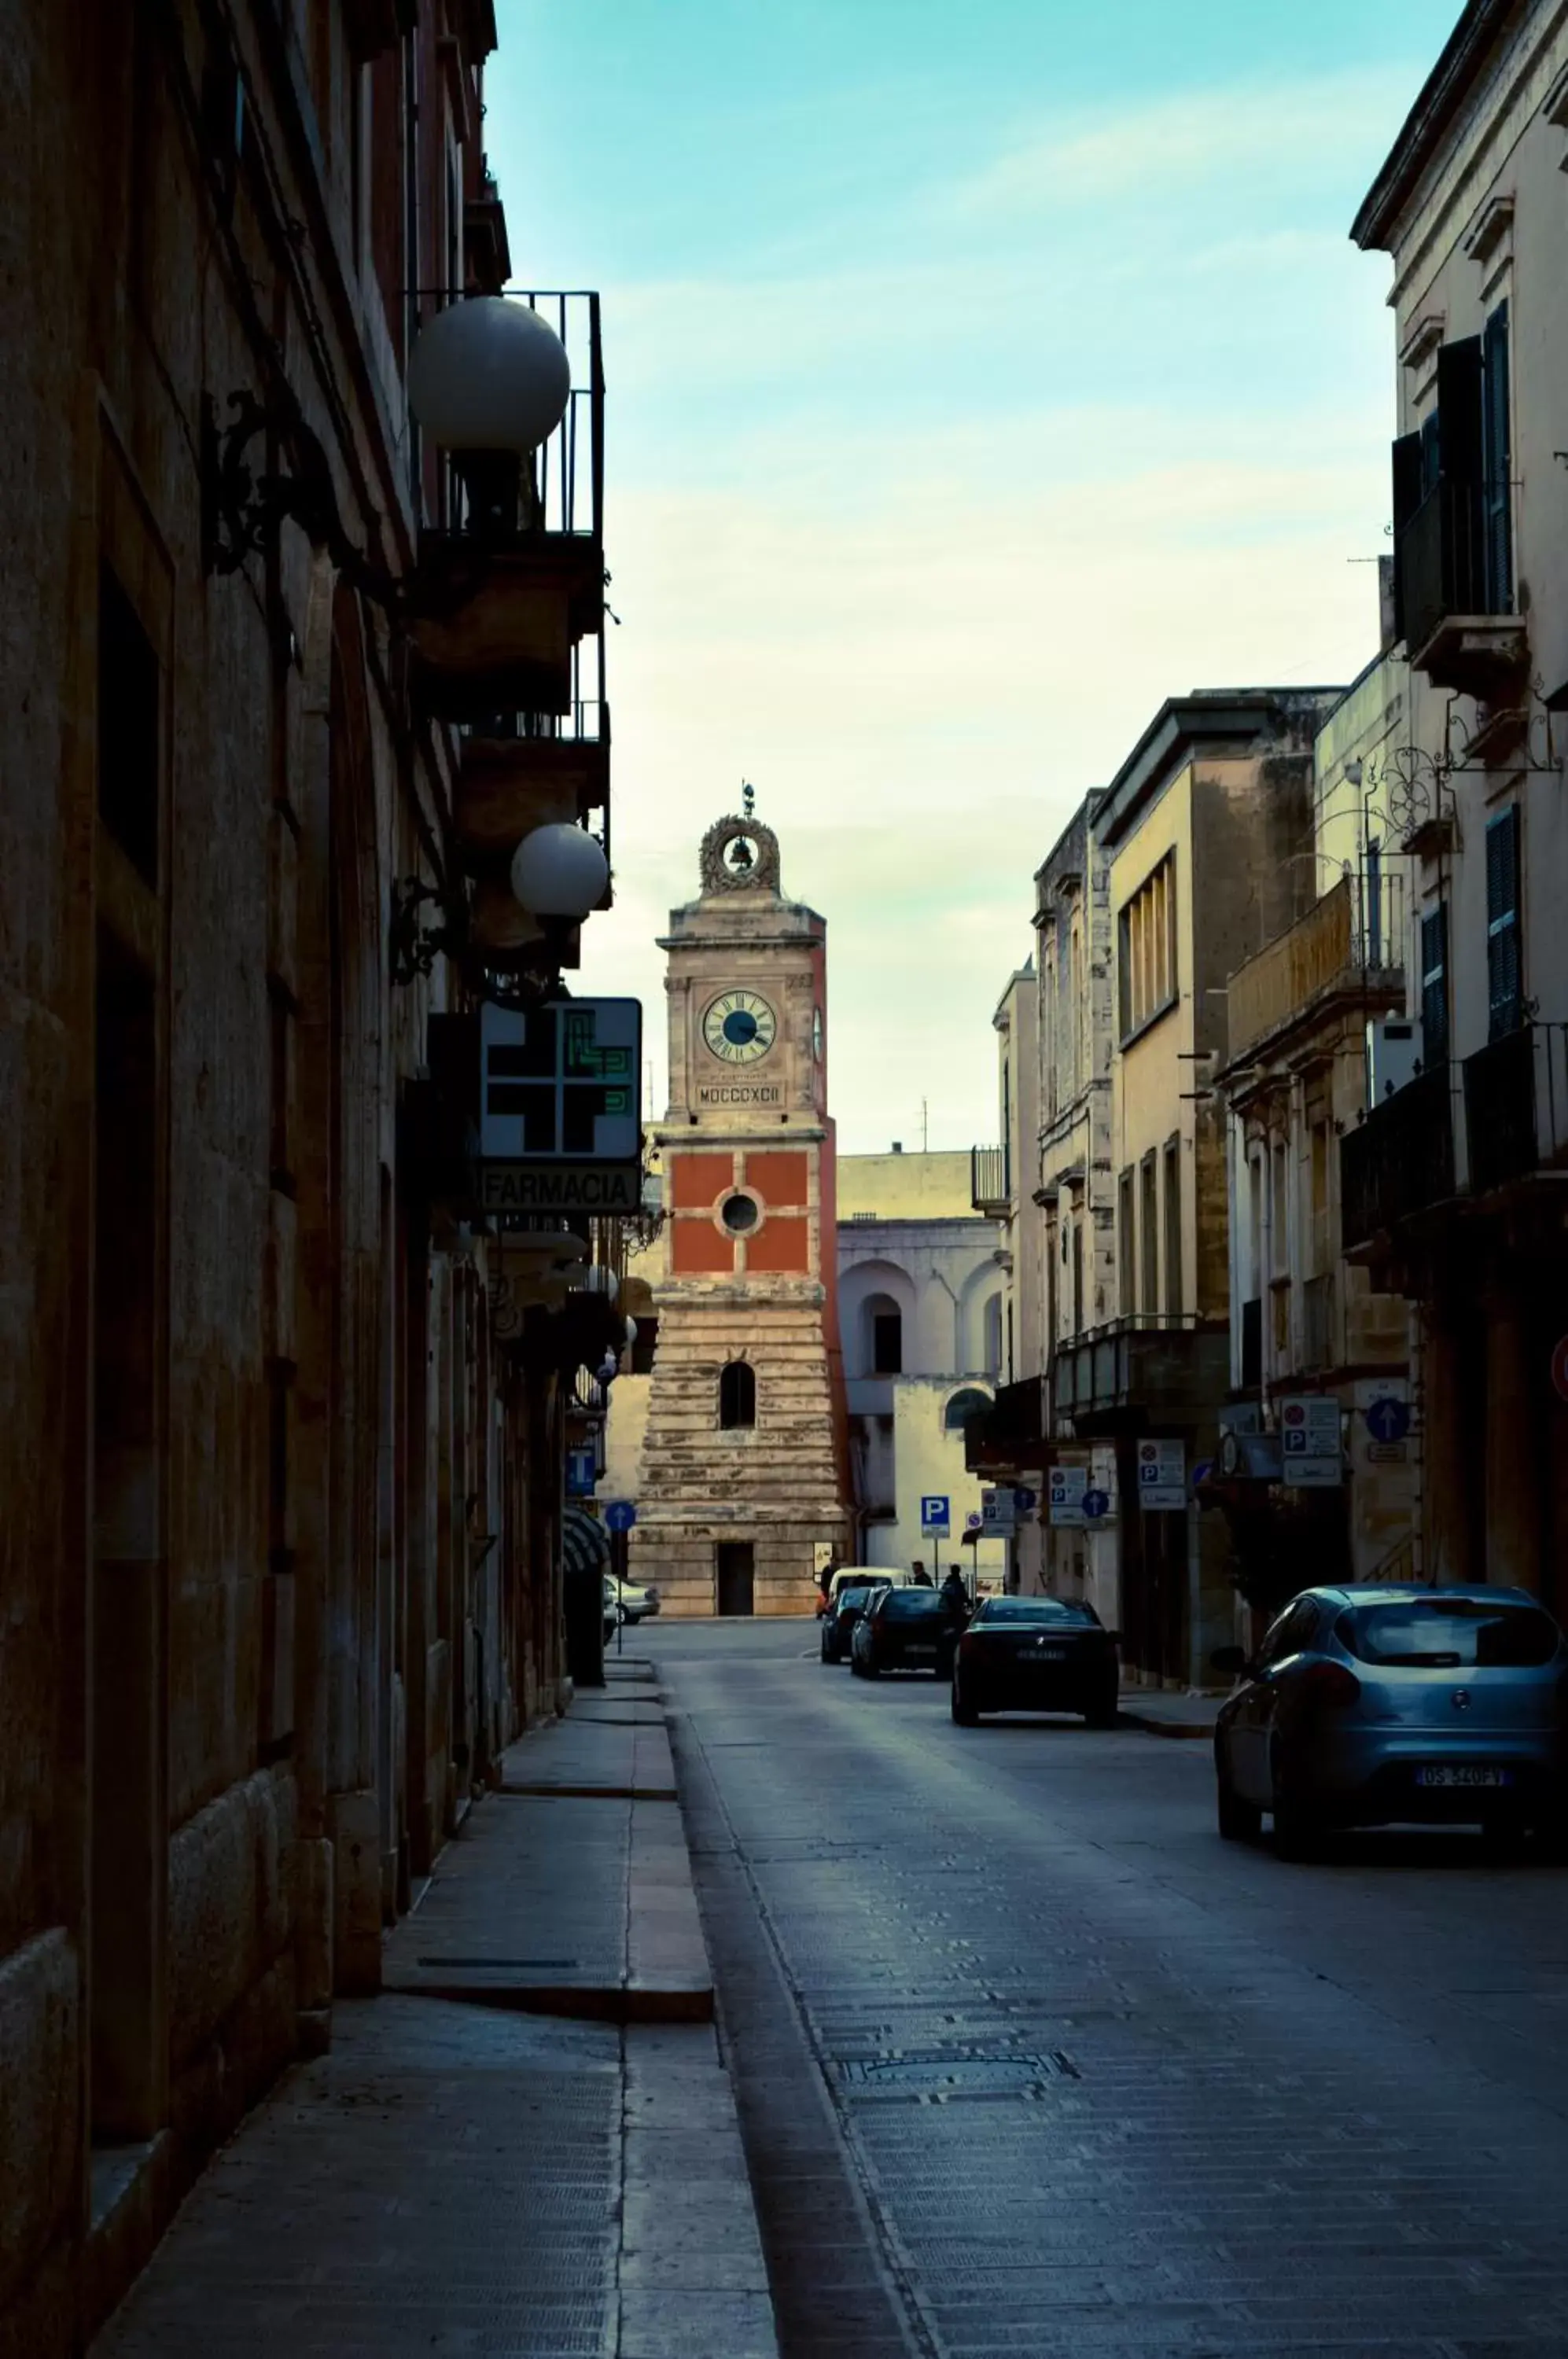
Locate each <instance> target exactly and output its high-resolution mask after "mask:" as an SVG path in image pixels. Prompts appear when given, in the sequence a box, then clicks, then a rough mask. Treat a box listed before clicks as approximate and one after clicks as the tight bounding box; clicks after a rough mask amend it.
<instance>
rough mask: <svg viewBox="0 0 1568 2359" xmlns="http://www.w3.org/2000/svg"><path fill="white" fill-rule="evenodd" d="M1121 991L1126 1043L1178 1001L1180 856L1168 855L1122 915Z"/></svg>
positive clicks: (1120, 929) (1119, 975) (1119, 985)
mask: <svg viewBox="0 0 1568 2359" xmlns="http://www.w3.org/2000/svg"><path fill="white" fill-rule="evenodd" d="M1119 946H1120V956H1119V958H1118V961H1117V988H1118V991H1119V993H1120V1007H1121V1028H1122V1038H1124V1039H1126V1038H1127V1036H1128V1035H1129V1034H1131V1033H1134V1032H1138V1031H1140V1030H1141V1029H1142V1027H1143V1026H1144V1025H1146V1024H1148V1023H1150V1022H1151V1021H1152V1020H1153V1018H1154V1017H1155V1016H1158V1015H1160V1013H1161V1011H1162V1010H1163V1009H1165V1008H1167V1007H1169V1006H1171V1003H1172V1002H1173V1001H1174V999H1175V997H1176V855H1175V853H1173V852H1172V853H1167V854H1166V856H1165V858H1164V859H1163V860H1162V861H1161V862H1160V865H1159V867H1158V868H1157V869H1156V870H1155V871H1154V874H1153V875H1152V876H1150V877H1149V878H1148V880H1147V881H1146V882H1145V883H1144V884H1142V885H1140V886H1138V891H1137V892H1136V893H1135V894H1134V895H1133V897H1132V898H1131V900H1130V901H1128V902H1127V905H1126V907H1125V908H1123V910H1122V913H1121V919H1120V924H1119Z"/></svg>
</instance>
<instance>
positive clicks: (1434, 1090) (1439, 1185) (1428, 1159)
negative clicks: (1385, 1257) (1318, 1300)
mask: <svg viewBox="0 0 1568 2359" xmlns="http://www.w3.org/2000/svg"><path fill="white" fill-rule="evenodd" d="M1339 1192H1340V1220H1341V1232H1342V1234H1343V1238H1344V1244H1345V1253H1346V1254H1347V1255H1348V1254H1354V1253H1356V1252H1357V1251H1358V1250H1365V1249H1366V1248H1367V1247H1368V1246H1370V1245H1372V1244H1373V1243H1374V1241H1375V1240H1376V1239H1377V1237H1378V1236H1379V1235H1385V1234H1389V1233H1391V1232H1392V1231H1393V1230H1394V1229H1396V1228H1398V1226H1399V1223H1401V1222H1402V1221H1409V1220H1412V1219H1414V1218H1415V1216H1416V1215H1417V1214H1418V1213H1421V1212H1430V1211H1431V1210H1432V1208H1433V1206H1435V1205H1438V1204H1444V1203H1447V1202H1448V1201H1450V1200H1451V1199H1452V1197H1453V1195H1454V1114H1453V1107H1452V1103H1451V1101H1450V1097H1449V1081H1448V1067H1447V1065H1446V1064H1442V1065H1437V1066H1434V1067H1433V1068H1432V1071H1431V1072H1427V1073H1420V1074H1418V1075H1417V1077H1416V1079H1415V1080H1414V1081H1413V1082H1406V1084H1405V1086H1404V1088H1403V1089H1402V1090H1396V1091H1395V1093H1394V1094H1393V1096H1392V1097H1391V1098H1385V1099H1384V1101H1383V1103H1382V1104H1381V1105H1378V1106H1374V1108H1373V1109H1372V1111H1371V1113H1370V1114H1368V1115H1367V1119H1366V1121H1365V1122H1364V1123H1362V1124H1361V1125H1359V1126H1358V1127H1357V1128H1356V1129H1355V1130H1352V1131H1347V1132H1346V1133H1345V1136H1344V1137H1343V1138H1342V1139H1341V1140H1340V1143H1339Z"/></svg>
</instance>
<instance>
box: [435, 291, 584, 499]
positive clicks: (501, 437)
mask: <svg viewBox="0 0 1568 2359" xmlns="http://www.w3.org/2000/svg"><path fill="white" fill-rule="evenodd" d="M571 398H572V364H571V362H570V361H569V360H568V358H567V354H566V347H565V345H564V344H563V343H562V342H561V338H560V337H559V336H558V335H557V334H556V333H555V331H554V330H553V329H552V328H550V327H549V326H548V325H547V324H546V322H545V321H543V320H541V319H540V318H539V313H538V312H537V311H535V310H531V309H530V307H529V306H528V304H527V303H515V302H508V301H507V300H506V298H505V297H504V296H501V295H474V296H470V297H469V298H468V299H466V300H465V301H463V302H461V303H452V304H449V305H448V307H447V309H446V310H443V311H438V312H437V313H436V315H435V317H434V319H433V320H432V321H430V325H429V326H428V327H427V328H425V329H424V330H423V331H422V332H421V333H420V335H419V341H418V342H417V343H416V344H415V346H414V349H413V353H412V354H411V355H410V357H409V361H408V403H409V407H410V408H411V409H412V410H413V413H414V415H415V417H416V418H417V419H419V424H420V425H421V426H422V427H423V428H424V430H425V432H426V433H427V434H428V435H429V436H430V440H432V441H433V442H438V443H440V445H441V448H442V450H444V451H451V452H452V460H453V464H454V465H455V466H456V468H457V471H458V473H459V474H460V475H461V477H462V478H463V486H464V488H465V490H466V491H467V494H468V499H469V507H470V521H471V523H472V524H473V526H474V528H475V529H476V530H478V531H481V532H486V531H488V532H492V533H495V532H502V531H512V530H515V529H516V525H517V485H518V482H519V478H520V471H521V463H522V460H523V458H524V456H525V455H526V453H528V451H537V450H538V449H539V445H540V443H541V442H546V441H548V440H549V439H550V436H551V435H552V434H553V433H554V431H555V429H556V428H557V427H558V426H559V425H560V423H561V419H562V418H563V417H564V416H565V415H566V405H567V403H568V402H569V401H570V400H571Z"/></svg>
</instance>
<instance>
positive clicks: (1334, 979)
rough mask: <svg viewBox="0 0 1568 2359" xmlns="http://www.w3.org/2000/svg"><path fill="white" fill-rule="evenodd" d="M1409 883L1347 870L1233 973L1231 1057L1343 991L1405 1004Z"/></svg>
mask: <svg viewBox="0 0 1568 2359" xmlns="http://www.w3.org/2000/svg"><path fill="white" fill-rule="evenodd" d="M1404 889H1405V881H1404V878H1403V877H1402V876H1400V875H1396V874H1392V873H1389V872H1382V873H1378V874H1375V875H1373V874H1366V875H1356V876H1344V877H1342V878H1341V879H1340V881H1339V883H1338V884H1337V885H1335V886H1334V887H1333V888H1332V889H1331V890H1330V891H1329V892H1327V893H1325V894H1324V895H1323V897H1322V899H1321V900H1319V901H1317V902H1315V903H1314V905H1313V906H1312V908H1310V909H1309V910H1308V911H1307V913H1306V915H1305V916H1304V917H1302V918H1299V919H1297V921H1296V923H1295V924H1294V925H1293V926H1292V927H1290V930H1289V931H1288V932H1286V933H1283V934H1280V935H1279V936H1278V937H1277V938H1276V939H1275V940H1273V941H1271V942H1269V944H1268V945H1267V947H1266V948H1265V949H1263V950H1261V951H1258V955H1257V957H1256V958H1251V959H1248V960H1247V964H1246V965H1245V966H1243V967H1238V968H1237V969H1236V973H1234V974H1233V975H1232V976H1231V978H1230V984H1229V989H1228V995H1227V1001H1226V1006H1227V1012H1228V1016H1229V1023H1230V1045H1229V1057H1230V1060H1231V1061H1232V1062H1233V1063H1235V1062H1236V1061H1238V1060H1240V1059H1242V1058H1244V1057H1246V1056H1247V1054H1248V1053H1249V1052H1250V1051H1251V1050H1252V1049H1256V1048H1257V1047H1258V1046H1259V1044H1260V1043H1262V1042H1263V1041H1265V1040H1268V1039H1269V1038H1273V1037H1274V1036H1275V1035H1276V1034H1279V1033H1281V1032H1284V1031H1285V1030H1287V1029H1288V1028H1289V1027H1290V1026H1291V1025H1292V1024H1295V1023H1298V1022H1300V1021H1301V1018H1302V1017H1303V1016H1306V1015H1308V1014H1309V1013H1316V1012H1318V1011H1319V1010H1320V1009H1322V1008H1323V1007H1324V1006H1327V1005H1328V1004H1329V1003H1331V1002H1332V1001H1333V1000H1334V998H1335V997H1336V996H1337V995H1339V994H1341V993H1346V992H1348V993H1353V994H1354V995H1355V996H1356V1001H1357V1003H1358V1004H1360V1003H1362V1002H1365V1001H1367V999H1368V997H1369V996H1370V997H1372V998H1376V999H1377V1002H1378V1004H1379V1005H1383V1004H1385V1003H1386V1004H1387V1005H1388V1006H1390V1007H1399V1006H1403V1004H1404V975H1403V973H1402V962H1401V952H1402V949H1403V944H1404V939H1405V899H1404Z"/></svg>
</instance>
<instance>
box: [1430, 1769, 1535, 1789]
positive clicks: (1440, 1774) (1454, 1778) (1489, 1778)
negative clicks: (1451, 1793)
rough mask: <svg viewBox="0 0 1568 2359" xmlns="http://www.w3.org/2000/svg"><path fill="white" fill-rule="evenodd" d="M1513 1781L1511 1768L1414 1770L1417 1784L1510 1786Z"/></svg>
mask: <svg viewBox="0 0 1568 2359" xmlns="http://www.w3.org/2000/svg"><path fill="white" fill-rule="evenodd" d="M1513 1782H1514V1773H1513V1771H1512V1770H1511V1769H1472V1768H1468V1767H1453V1768H1440V1769H1418V1770H1417V1771H1416V1784H1417V1785H1418V1786H1492V1787H1496V1786H1511V1785H1512V1784H1513Z"/></svg>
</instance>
